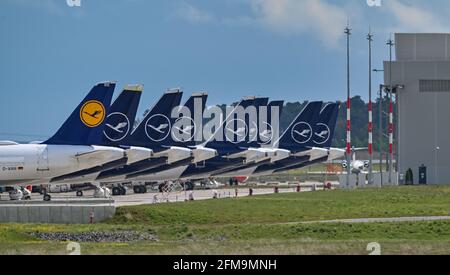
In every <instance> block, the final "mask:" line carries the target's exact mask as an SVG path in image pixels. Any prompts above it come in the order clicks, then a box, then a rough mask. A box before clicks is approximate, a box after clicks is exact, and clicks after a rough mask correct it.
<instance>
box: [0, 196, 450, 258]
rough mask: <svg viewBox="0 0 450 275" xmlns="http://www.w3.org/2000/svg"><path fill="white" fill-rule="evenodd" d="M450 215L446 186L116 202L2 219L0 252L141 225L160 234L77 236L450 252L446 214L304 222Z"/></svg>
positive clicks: (48, 249)
mask: <svg viewBox="0 0 450 275" xmlns="http://www.w3.org/2000/svg"><path fill="white" fill-rule="evenodd" d="M415 216H450V187H399V188H384V189H367V190H356V191H341V190H336V191H319V192H314V193H301V194H294V193H292V194H279V195H268V196H256V197H248V198H240V199H224V200H214V201H213V200H210V201H196V202H189V203H175V204H161V205H152V206H136V207H123V208H118V210H117V214H116V216H115V218H114V219H112V220H109V221H107V222H104V223H102V224H95V225H79V226H73V225H17V224H8V225H1V226H0V254H47V253H50V254H66V253H67V252H66V250H65V248H66V244H67V243H66V242H49V241H42V240H38V239H35V238H32V237H30V235H29V234H30V233H31V232H91V231H97V232H99V231H138V232H141V231H146V232H150V233H152V234H154V235H156V236H157V237H158V240H159V241H140V242H131V243H100V244H98V243H82V244H81V248H82V253H83V254H192V253H193V254H368V252H367V251H366V247H367V244H368V243H370V242H379V243H380V244H381V247H382V253H384V254H450V221H433V222H401V223H367V224H357V223H355V224H343V223H339V224H321V223H313V224H304V223H302V222H306V221H321V220H334V219H348V218H382V217H415Z"/></svg>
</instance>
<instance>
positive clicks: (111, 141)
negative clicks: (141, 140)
mask: <svg viewBox="0 0 450 275" xmlns="http://www.w3.org/2000/svg"><path fill="white" fill-rule="evenodd" d="M142 90H143V86H142V85H129V86H126V87H125V88H124V89H123V91H122V93H120V95H119V96H118V97H117V98H116V100H115V101H114V103H113V104H112V106H111V108H110V111H109V114H108V116H107V118H106V123H105V130H104V131H103V143H102V145H104V146H120V145H124V144H122V143H121V141H122V140H123V139H125V138H126V137H127V136H128V135H129V134H130V133H131V131H132V130H133V126H134V121H135V119H136V113H137V110H138V107H139V101H140V99H141V95H142Z"/></svg>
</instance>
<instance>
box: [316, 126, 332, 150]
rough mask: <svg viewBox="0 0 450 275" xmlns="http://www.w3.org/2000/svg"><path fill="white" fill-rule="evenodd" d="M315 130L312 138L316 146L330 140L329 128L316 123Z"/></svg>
mask: <svg viewBox="0 0 450 275" xmlns="http://www.w3.org/2000/svg"><path fill="white" fill-rule="evenodd" d="M316 128H317V130H316V132H315V133H314V138H313V141H314V143H315V144H318V145H322V144H325V143H326V142H327V141H328V140H329V139H330V134H331V133H330V127H328V125H326V124H324V123H318V124H317V127H316Z"/></svg>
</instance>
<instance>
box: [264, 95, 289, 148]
mask: <svg viewBox="0 0 450 275" xmlns="http://www.w3.org/2000/svg"><path fill="white" fill-rule="evenodd" d="M283 108H284V101H282V100H276V101H271V102H270V103H269V105H268V106H267V116H266V117H265V119H264V118H261V117H260V120H259V135H258V143H259V144H260V145H262V146H266V145H271V144H272V143H274V142H275V140H277V139H278V137H279V136H280V118H281V115H282V113H283Z"/></svg>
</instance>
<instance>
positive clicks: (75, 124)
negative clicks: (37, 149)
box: [43, 82, 116, 145]
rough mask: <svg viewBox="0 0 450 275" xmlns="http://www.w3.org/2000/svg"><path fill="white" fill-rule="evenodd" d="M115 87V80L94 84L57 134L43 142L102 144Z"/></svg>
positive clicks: (56, 143)
mask: <svg viewBox="0 0 450 275" xmlns="http://www.w3.org/2000/svg"><path fill="white" fill-rule="evenodd" d="M115 87H116V84H115V83H113V82H105V83H100V84H97V85H96V86H94V88H92V90H91V91H90V92H89V94H88V95H87V96H86V98H85V99H84V100H83V101H82V102H81V103H80V105H78V107H77V108H76V109H75V111H74V112H73V113H72V114H71V116H70V117H69V118H68V119H67V120H66V122H65V123H64V124H63V125H62V126H61V128H60V129H59V130H58V131H57V132H56V134H55V135H54V136H53V137H51V138H50V139H49V140H47V141H46V142H44V143H43V144H54V145H98V144H100V143H101V141H102V132H103V129H104V126H105V118H106V115H107V114H108V112H109V108H110V104H111V100H112V96H113V93H114V89H115Z"/></svg>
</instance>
